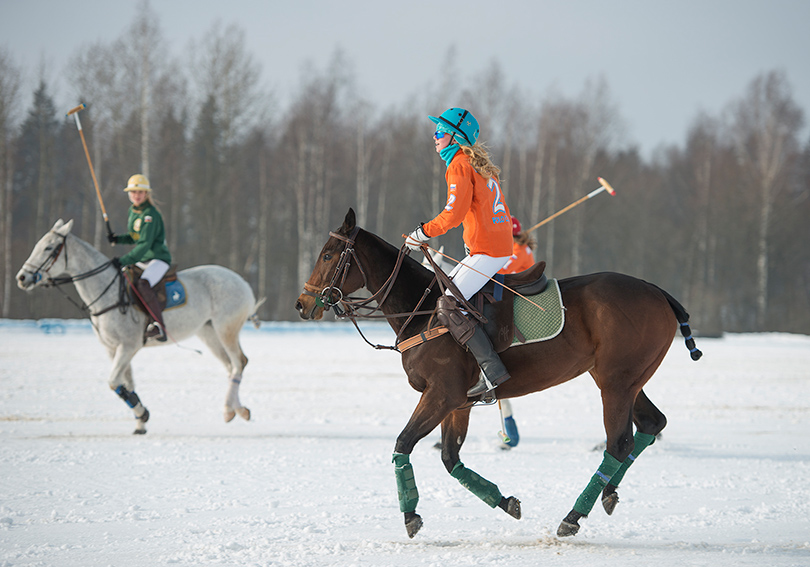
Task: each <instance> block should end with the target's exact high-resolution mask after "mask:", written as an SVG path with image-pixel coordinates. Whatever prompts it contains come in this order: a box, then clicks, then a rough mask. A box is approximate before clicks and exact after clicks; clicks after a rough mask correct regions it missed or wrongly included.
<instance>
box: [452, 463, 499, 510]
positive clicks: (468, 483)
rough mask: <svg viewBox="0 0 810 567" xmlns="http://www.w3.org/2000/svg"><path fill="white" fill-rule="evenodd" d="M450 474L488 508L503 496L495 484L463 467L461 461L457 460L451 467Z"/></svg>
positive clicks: (496, 503)
mask: <svg viewBox="0 0 810 567" xmlns="http://www.w3.org/2000/svg"><path fill="white" fill-rule="evenodd" d="M450 476H452V477H453V478H455V479H456V480H458V481H459V483H461V486H463V487H464V488H466V489H467V490H469V491H470V492H472V493H473V494H475V495H476V496H477V497H478V498H480V499H481V500H483V501H484V502H485V503H486V504H488V505H489V507H490V508H494V507H495V506H497V505H498V504H499V503H500V502H501V498H503V496H502V495H501V491H500V490H498V487H497V485H495V484H493V483H491V482H489V481H488V480H487V479H485V478H482V477H480V476H479V475H478V474H477V473H474V472H473V471H471V470H470V469H468V468H467V467H465V466H464V463H462V462H461V461H459V462H457V463H456V466H454V467H453V470H452V471H451V472H450Z"/></svg>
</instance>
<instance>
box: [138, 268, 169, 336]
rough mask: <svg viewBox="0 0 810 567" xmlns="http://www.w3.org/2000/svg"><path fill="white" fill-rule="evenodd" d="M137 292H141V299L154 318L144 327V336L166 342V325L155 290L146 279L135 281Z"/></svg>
mask: <svg viewBox="0 0 810 567" xmlns="http://www.w3.org/2000/svg"><path fill="white" fill-rule="evenodd" d="M137 287H138V293H140V294H141V300H142V301H143V303H144V305H146V307H147V308H148V309H149V311H151V313H150V315H152V316H153V317H154V319H155V321H154V322H153V323H150V324H149V326H148V327H146V338H151V337H157V340H158V342H161V343H163V342H166V325H165V324H164V323H163V310H162V309H161V308H160V301H158V297H157V294H156V293H155V290H154V289H153V288H152V286H151V285H149V281H148V280H138V283H137Z"/></svg>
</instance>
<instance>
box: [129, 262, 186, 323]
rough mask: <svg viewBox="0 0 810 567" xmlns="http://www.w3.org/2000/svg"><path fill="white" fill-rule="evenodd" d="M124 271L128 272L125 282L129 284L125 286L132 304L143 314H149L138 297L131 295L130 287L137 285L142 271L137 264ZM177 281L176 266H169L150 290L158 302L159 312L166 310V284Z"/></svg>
mask: <svg viewBox="0 0 810 567" xmlns="http://www.w3.org/2000/svg"><path fill="white" fill-rule="evenodd" d="M126 269H127V270H128V272H129V278H127V281H128V282H129V283H128V285H127V292H128V293H129V297H130V298H132V303H133V304H134V305H135V306H136V307H137V308H138V309H140V310H141V311H143V312H144V313H149V311H148V310H147V309H146V308H145V307H144V305H143V303H142V302H141V299H140V297H139V296H138V294H136V293H133V291H132V286H133V285H137V283H138V280H140V279H141V275H142V274H143V269H142V268H141V267H140V266H138V265H137V264H130V265H129V266H126ZM174 281H177V264H171V265H170V266H169V269H168V270H167V271H166V274H165V275H164V276H163V277H162V278H161V279H160V281H159V282H158V283H157V284H156V285H155V286H154V287H153V288H152V289H154V290H155V295H156V296H157V298H158V301H159V302H160V308H161V310H163V309H165V308H166V303H167V297H166V284H168V283H171V282H174Z"/></svg>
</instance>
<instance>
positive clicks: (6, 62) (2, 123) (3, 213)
mask: <svg viewBox="0 0 810 567" xmlns="http://www.w3.org/2000/svg"><path fill="white" fill-rule="evenodd" d="M21 83H22V72H21V70H20V68H19V67H18V66H17V65H16V63H15V62H14V60H13V59H12V57H11V54H10V53H9V52H8V51H7V50H6V49H5V48H3V47H0V188H2V189H1V190H0V195H2V197H0V234H2V239H3V273H4V277H3V306H2V308H3V309H2V313H3V317H8V316H9V313H10V311H9V310H10V309H11V288H12V286H13V283H12V279H11V278H12V274H14V268H13V266H12V263H11V242H12V221H13V219H14V218H13V215H12V211H13V208H12V205H13V203H12V196H13V193H12V178H13V175H14V171H13V165H12V164H13V159H12V155H13V147H14V146H13V133H14V123H15V120H14V116H15V114H16V113H17V110H18V108H17V106H18V104H19V92H20V87H21Z"/></svg>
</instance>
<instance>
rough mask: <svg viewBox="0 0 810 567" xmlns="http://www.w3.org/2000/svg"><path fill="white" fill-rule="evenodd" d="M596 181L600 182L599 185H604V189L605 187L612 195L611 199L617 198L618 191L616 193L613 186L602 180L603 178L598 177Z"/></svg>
mask: <svg viewBox="0 0 810 567" xmlns="http://www.w3.org/2000/svg"><path fill="white" fill-rule="evenodd" d="M596 179H598V180H599V183H600V184H601V185H602V187H604V188H605V191H607V192H608V193H610V196H611V197H615V196H616V191H614V190H613V187H611V186H610V183H608V182H607V181H605V180H604V179H602V178H601V177H597V178H596Z"/></svg>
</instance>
